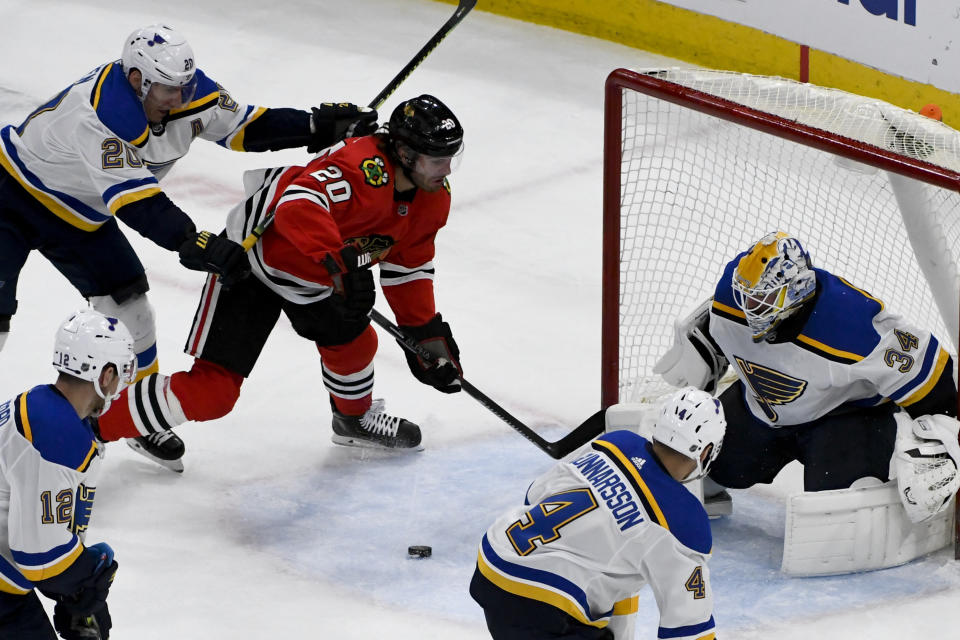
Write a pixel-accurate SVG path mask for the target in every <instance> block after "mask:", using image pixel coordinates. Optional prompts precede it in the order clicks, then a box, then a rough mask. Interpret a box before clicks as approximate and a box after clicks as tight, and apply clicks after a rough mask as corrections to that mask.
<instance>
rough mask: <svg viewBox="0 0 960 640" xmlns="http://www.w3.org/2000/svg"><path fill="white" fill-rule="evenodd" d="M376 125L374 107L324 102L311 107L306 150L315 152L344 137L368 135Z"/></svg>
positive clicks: (375, 128)
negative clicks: (308, 138) (311, 112)
mask: <svg viewBox="0 0 960 640" xmlns="http://www.w3.org/2000/svg"><path fill="white" fill-rule="evenodd" d="M377 126H378V125H377V112H376V111H375V110H374V109H370V108H368V107H359V106H357V105H355V104H353V103H350V102H337V103H333V102H324V103H323V104H321V105H320V106H319V107H313V115H312V116H311V117H310V143H309V144H308V145H307V151H308V152H310V153H316V152H317V151H320V150H321V149H323V148H325V147H329V146H330V145H331V144H333V143H334V142H338V141H340V140H343V139H344V138H353V137H360V136H368V135H370V134H371V133H373V132H374V131H376V130H377Z"/></svg>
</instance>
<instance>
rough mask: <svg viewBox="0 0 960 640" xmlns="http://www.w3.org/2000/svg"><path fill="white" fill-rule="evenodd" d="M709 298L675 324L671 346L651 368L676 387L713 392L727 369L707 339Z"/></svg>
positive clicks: (721, 355) (725, 362)
mask: <svg viewBox="0 0 960 640" xmlns="http://www.w3.org/2000/svg"><path fill="white" fill-rule="evenodd" d="M711 303H712V300H709V299H708V300H707V301H706V302H704V303H702V304H701V305H700V306H699V307H697V309H696V310H695V311H694V312H693V313H691V314H690V315H688V316H687V317H686V318H684V319H683V320H680V321H678V322H677V323H676V324H675V329H676V333H675V336H674V343H673V346H672V347H671V348H670V350H669V351H667V352H666V353H665V354H664V355H663V357H661V358H660V360H659V361H657V364H656V365H654V367H653V372H654V373H656V374H659V375H661V376H663V379H664V380H666V381H667V382H668V383H669V384H671V385H673V386H675V387H686V386H694V387H696V388H697V389H703V390H704V391H707V392H709V393H713V392H714V391H715V390H716V388H717V384H718V383H719V382H720V378H722V377H723V374H724V372H725V371H726V370H727V365H728V364H729V363H728V362H727V359H726V358H725V357H724V356H723V354H722V353H720V351H719V350H718V349H717V348H716V346H715V345H714V343H713V341H712V340H710V337H709V331H708V329H707V323H708V322H709V319H710V305H711Z"/></svg>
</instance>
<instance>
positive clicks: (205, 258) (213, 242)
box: [180, 231, 250, 287]
mask: <svg viewBox="0 0 960 640" xmlns="http://www.w3.org/2000/svg"><path fill="white" fill-rule="evenodd" d="M180 264H182V265H183V266H185V267H186V268H187V269H192V270H194V271H207V272H210V273H215V274H217V275H218V276H220V284H222V285H223V286H224V287H229V286H230V285H232V284H236V283H237V282H240V281H241V280H243V279H244V278H246V277H247V276H248V275H249V274H250V262H249V261H248V260H247V254H246V252H245V251H244V250H243V246H242V245H240V244H238V243H236V242H234V241H233V240H230V239H229V238H227V237H226V236H224V235H222V234H221V235H219V236H215V235H213V234H212V233H210V232H209V231H201V232H199V233H197V232H193V233H191V234H190V235H188V236H187V239H186V240H184V241H183V244H181V245H180Z"/></svg>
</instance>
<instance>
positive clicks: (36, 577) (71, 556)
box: [20, 539, 83, 582]
mask: <svg viewBox="0 0 960 640" xmlns="http://www.w3.org/2000/svg"><path fill="white" fill-rule="evenodd" d="M81 553H83V544H82V543H81V542H80V540H79V539H78V540H77V544H76V546H75V547H74V548H73V550H72V551H70V553H68V554H67V555H65V556H64V557H63V558H62V559H61V560H60V561H58V562H57V563H56V564H52V565H50V566H49V567H44V568H43V569H24V568H23V567H21V568H20V573H22V574H23V577H24V578H26V579H27V580H29V581H31V582H39V581H40V580H46V579H47V578H52V577H54V576H58V575H60V574H61V573H63V572H64V571H66V570H67V568H68V567H69V566H70V565H72V564H73V563H74V561H75V560H76V559H77V558H79V557H80V554H81Z"/></svg>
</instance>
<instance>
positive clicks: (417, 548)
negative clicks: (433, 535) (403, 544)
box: [407, 544, 433, 558]
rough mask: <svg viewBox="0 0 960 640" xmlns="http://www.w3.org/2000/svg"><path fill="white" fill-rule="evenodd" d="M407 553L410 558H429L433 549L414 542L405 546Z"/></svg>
mask: <svg viewBox="0 0 960 640" xmlns="http://www.w3.org/2000/svg"><path fill="white" fill-rule="evenodd" d="M407 555H408V556H410V557H411V558H429V557H430V556H431V555H433V549H431V548H430V547H428V546H427V545H425V544H414V545H411V546H409V547H407Z"/></svg>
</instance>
